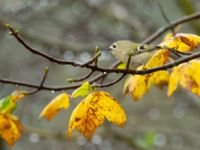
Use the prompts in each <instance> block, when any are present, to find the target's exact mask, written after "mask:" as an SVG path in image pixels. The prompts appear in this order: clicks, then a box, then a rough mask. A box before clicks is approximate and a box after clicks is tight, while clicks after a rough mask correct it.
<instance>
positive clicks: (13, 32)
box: [6, 24, 101, 68]
mask: <svg viewBox="0 0 200 150" xmlns="http://www.w3.org/2000/svg"><path fill="white" fill-rule="evenodd" d="M6 27H7V28H8V29H9V30H10V32H11V35H13V36H14V37H15V38H16V39H17V41H18V42H19V43H20V44H22V45H23V46H24V48H25V49H26V50H29V51H30V52H31V53H33V54H36V55H39V56H41V57H43V58H46V59H47V60H49V61H50V62H54V63H57V64H62V65H72V66H74V67H81V68H84V67H86V68H88V66H90V64H91V63H93V62H94V61H95V60H96V58H97V57H99V56H100V55H101V54H100V53H97V54H96V55H95V56H94V57H93V58H92V59H91V60H89V61H88V62H86V63H84V64H79V63H76V62H75V61H68V60H64V59H58V58H55V57H53V56H50V55H48V54H45V53H44V52H41V51H40V50H38V49H35V48H32V47H31V46H30V45H29V44H28V43H26V42H25V40H24V39H22V37H20V36H19V35H18V32H17V31H15V30H14V29H13V28H12V26H10V25H8V24H7V25H6Z"/></svg>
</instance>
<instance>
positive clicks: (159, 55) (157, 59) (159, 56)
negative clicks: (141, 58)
mask: <svg viewBox="0 0 200 150" xmlns="http://www.w3.org/2000/svg"><path fill="white" fill-rule="evenodd" d="M168 57H169V51H168V50H162V49H161V50H158V51H157V52H156V53H155V54H154V55H153V56H152V58H151V59H150V60H149V61H148V62H147V64H146V65H145V68H147V69H149V68H153V67H157V66H162V65H163V64H165V63H166V62H167V60H168Z"/></svg>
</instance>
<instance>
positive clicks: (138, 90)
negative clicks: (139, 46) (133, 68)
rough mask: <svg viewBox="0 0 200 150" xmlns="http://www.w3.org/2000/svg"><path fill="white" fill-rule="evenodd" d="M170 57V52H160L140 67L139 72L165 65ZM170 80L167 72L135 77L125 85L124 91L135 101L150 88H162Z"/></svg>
mask: <svg viewBox="0 0 200 150" xmlns="http://www.w3.org/2000/svg"><path fill="white" fill-rule="evenodd" d="M168 56H169V51H168V50H159V51H157V52H156V53H155V54H154V55H153V57H152V58H151V59H150V60H149V61H148V62H147V64H146V65H145V66H140V67H138V68H137V70H141V69H149V68H152V67H157V66H161V65H163V64H165V63H166V62H167V59H168ZM168 80H169V74H168V72H167V71H157V72H153V73H150V74H147V75H133V76H131V77H130V78H129V79H128V80H127V81H126V84H125V85H124V91H126V93H127V91H128V93H130V95H131V96H132V98H133V99H134V100H139V99H140V98H141V97H142V96H143V95H144V94H145V93H146V92H147V91H148V89H149V88H150V86H151V85H157V86H159V87H162V86H163V85H166V84H167V83H168Z"/></svg>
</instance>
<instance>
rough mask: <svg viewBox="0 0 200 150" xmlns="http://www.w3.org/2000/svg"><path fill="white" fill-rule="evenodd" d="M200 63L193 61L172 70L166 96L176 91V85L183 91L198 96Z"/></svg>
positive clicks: (199, 91) (199, 94)
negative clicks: (183, 89)
mask: <svg viewBox="0 0 200 150" xmlns="http://www.w3.org/2000/svg"><path fill="white" fill-rule="evenodd" d="M199 77H200V61H197V60H193V61H190V62H188V63H184V64H181V65H179V66H177V67H176V68H174V69H173V72H172V73H171V75H170V81H169V89H168V96H171V95H172V94H173V92H174V91H175V90H176V88H177V85H178V83H179V84H180V85H181V86H182V87H183V88H185V89H187V90H189V91H191V92H192V93H194V94H196V95H198V96H200V80H199Z"/></svg>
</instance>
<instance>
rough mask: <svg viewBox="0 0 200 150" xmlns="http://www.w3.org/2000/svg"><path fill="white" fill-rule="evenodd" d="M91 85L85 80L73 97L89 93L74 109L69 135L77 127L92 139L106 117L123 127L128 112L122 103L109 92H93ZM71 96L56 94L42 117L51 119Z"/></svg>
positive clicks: (65, 104) (67, 102) (64, 106)
mask: <svg viewBox="0 0 200 150" xmlns="http://www.w3.org/2000/svg"><path fill="white" fill-rule="evenodd" d="M91 88H92V87H91V85H90V84H89V83H88V82H85V83H83V84H82V86H80V87H79V88H78V89H76V90H75V91H74V92H73V93H72V95H71V97H72V98H76V97H79V96H80V97H83V96H84V95H87V96H86V97H85V98H84V99H83V100H82V101H81V102H80V103H79V104H78V105H77V107H76V108H75V109H74V110H73V112H72V115H71V118H70V121H69V125H68V128H69V129H68V137H70V136H71V134H72V131H73V130H74V129H75V128H77V129H78V131H79V132H80V133H82V134H83V135H84V136H85V137H86V138H87V139H90V138H91V136H92V134H93V133H94V132H95V130H96V128H97V127H99V126H100V125H102V124H103V122H104V120H105V118H107V119H108V121H110V122H112V123H114V124H115V125H118V126H121V127H123V126H124V124H125V122H126V114H125V111H124V109H123V108H122V107H121V105H120V104H119V103H118V102H117V100H115V99H114V98H113V97H112V96H111V95H110V94H109V93H106V92H92V93H90V91H91ZM69 101H70V96H69V95H68V94H66V93H62V94H60V95H58V96H56V97H55V98H54V99H53V100H52V101H51V102H50V103H49V104H48V105H47V106H46V107H45V108H44V109H43V111H42V112H41V114H40V117H45V118H46V119H47V120H51V119H52V118H53V117H54V116H55V115H56V114H57V113H58V112H59V111H61V110H62V109H67V108H68V107H69V105H70V102H69Z"/></svg>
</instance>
